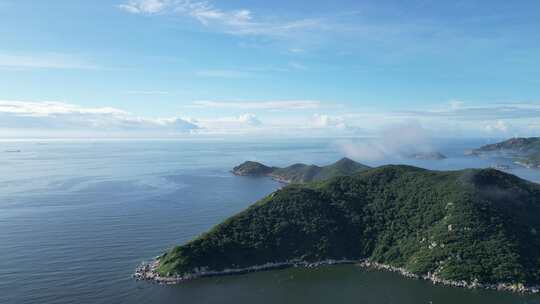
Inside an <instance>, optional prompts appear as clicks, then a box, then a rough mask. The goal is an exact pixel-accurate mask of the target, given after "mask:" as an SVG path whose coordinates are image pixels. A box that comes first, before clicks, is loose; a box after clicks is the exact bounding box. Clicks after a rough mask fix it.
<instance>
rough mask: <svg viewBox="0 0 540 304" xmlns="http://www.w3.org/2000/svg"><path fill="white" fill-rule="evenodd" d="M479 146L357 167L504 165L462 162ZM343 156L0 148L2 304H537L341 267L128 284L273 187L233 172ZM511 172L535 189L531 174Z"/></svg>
mask: <svg viewBox="0 0 540 304" xmlns="http://www.w3.org/2000/svg"><path fill="white" fill-rule="evenodd" d="M482 143H484V142H482V141H478V140H469V141H465V142H463V141H462V142H455V141H440V142H438V143H437V144H436V145H437V148H438V149H440V150H441V151H442V152H443V153H445V154H447V155H448V156H449V158H448V159H446V160H442V161H429V160H406V159H399V158H395V159H391V158H387V159H377V160H371V161H370V160H367V161H363V162H364V163H366V164H369V165H380V164H385V163H409V164H413V165H418V166H421V167H427V168H432V169H460V168H465V167H487V166H490V165H492V164H494V163H505V162H507V161H505V160H494V159H485V158H474V157H465V156H463V150H465V149H467V148H474V147H476V146H478V145H479V144H482ZM13 151H17V152H13ZM343 156H344V152H343V151H342V149H341V148H340V146H339V144H337V143H336V141H335V140H332V139H311V140H302V141H298V140H296V141H272V142H270V141H266V142H253V141H251V142H248V141H237V142H232V141H222V140H213V141H150V140H146V141H104V140H101V141H90V140H86V141H41V142H40V141H13V142H9V141H4V142H0V168H2V174H0V303H169V302H187V303H254V302H257V303H277V302H281V303H283V302H289V303H301V302H305V303H327V302H330V301H336V300H337V301H339V302H342V303H348V302H350V303H353V302H354V303H429V301H431V302H432V303H456V302H458V301H462V302H464V303H540V298H539V297H531V296H517V295H511V294H506V293H504V294H501V293H495V292H489V291H469V290H462V289H455V288H446V287H440V286H433V285H431V284H429V283H426V282H421V281H414V280H408V279H404V278H401V277H400V276H398V275H395V274H390V273H384V272H372V271H364V270H362V269H359V268H357V267H355V266H350V265H349V266H333V267H323V268H319V269H296V268H293V269H285V270H276V271H267V272H261V273H253V274H247V275H239V276H230V277H217V278H207V279H201V280H196V281H193V282H188V283H186V284H182V285H178V286H168V287H165V286H158V285H155V284H151V283H147V282H137V281H135V280H133V279H132V278H131V277H130V276H131V274H132V273H133V271H134V268H135V266H136V265H137V264H139V263H140V262H141V261H143V260H148V259H150V258H152V257H154V256H156V255H158V254H161V253H162V252H163V251H164V250H166V249H167V248H170V247H172V246H174V245H177V244H181V243H184V242H186V241H188V240H190V239H192V238H194V237H196V236H197V235H199V234H200V233H202V232H204V231H206V230H207V229H209V228H210V227H212V226H213V225H215V224H217V223H219V222H220V221H222V220H223V219H225V218H227V217H229V216H231V215H233V214H235V213H237V212H239V211H241V210H242V209H244V208H246V207H247V206H249V205H250V204H252V203H253V202H255V201H257V200H258V199H260V198H262V197H264V196H265V195H267V194H269V193H271V192H272V191H274V190H276V189H277V188H279V187H280V186H281V185H280V184H279V183H277V182H275V181H272V180H270V179H267V178H246V177H237V176H233V175H232V174H231V173H230V172H229V170H230V169H231V168H232V167H234V166H235V165H237V164H239V163H241V162H243V161H244V160H248V159H249V160H258V161H261V162H264V163H266V164H270V165H275V166H285V165H289V164H292V163H295V162H305V163H315V164H320V165H325V164H329V163H332V162H334V161H336V160H337V159H339V158H341V157H343ZM357 160H359V161H362V160H361V159H357ZM510 171H511V172H512V173H515V174H517V175H519V176H522V177H524V178H527V179H530V180H534V181H540V172H539V171H535V170H530V169H523V168H517V167H514V168H513V169H512V170H510Z"/></svg>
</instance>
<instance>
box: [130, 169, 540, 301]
mask: <svg viewBox="0 0 540 304" xmlns="http://www.w3.org/2000/svg"><path fill="white" fill-rule="evenodd" d="M336 263H354V264H357V265H359V266H362V267H370V268H376V269H384V270H388V271H395V272H399V273H401V274H402V275H404V276H407V277H410V278H418V279H425V280H429V281H431V282H433V283H437V284H445V285H450V286H458V287H465V288H489V289H497V290H508V291H514V292H532V293H537V292H539V290H540V289H539V287H537V286H538V284H539V283H540V185H538V184H534V183H531V182H528V181H526V180H523V179H520V178H518V177H516V176H514V175H511V174H508V173H505V172H501V171H498V170H495V169H465V170H460V171H431V170H427V169H422V168H417V167H413V166H405V165H386V166H382V167H377V168H372V169H367V170H363V171H361V172H358V173H355V174H352V175H347V176H338V177H334V178H331V179H327V180H324V181H320V182H311V183H304V184H291V185H287V186H285V187H283V188H282V189H280V190H277V191H275V192H274V193H272V194H270V195H268V196H267V197H265V198H263V199H261V200H260V201H258V202H256V203H255V204H253V205H252V206H250V207H248V208H247V209H246V210H244V211H242V212H240V213H239V214H237V215H234V216H232V217H230V218H229V219H227V220H225V221H224V222H222V223H221V224H219V225H217V226H215V227H214V228H212V229H211V230H209V231H208V232H206V233H204V234H202V235H200V236H198V237H197V238H195V239H194V240H192V241H190V242H187V243H186V244H183V245H181V246H177V247H174V248H172V249H171V250H169V251H167V252H166V253H164V254H162V255H161V256H159V257H157V258H156V259H155V260H153V261H152V262H150V263H147V264H143V265H142V266H140V267H139V268H137V272H136V274H135V276H136V277H137V278H139V279H143V280H152V281H156V282H159V283H163V284H174V283H180V282H183V281H186V280H191V279H195V278H199V277H204V276H215V275H225V274H237V273H246V272H251V271H259V270H265V269H273V268H281V267H289V266H307V267H314V266H319V265H324V264H336Z"/></svg>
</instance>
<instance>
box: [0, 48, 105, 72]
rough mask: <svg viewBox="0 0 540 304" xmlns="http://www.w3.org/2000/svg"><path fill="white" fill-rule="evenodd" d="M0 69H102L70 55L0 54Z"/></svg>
mask: <svg viewBox="0 0 540 304" xmlns="http://www.w3.org/2000/svg"><path fill="white" fill-rule="evenodd" d="M0 69H85V70H96V69H100V67H99V66H97V65H95V64H92V63H89V62H87V61H85V60H83V59H81V58H79V57H78V56H75V55H70V54H62V53H45V54H10V53H2V52H0Z"/></svg>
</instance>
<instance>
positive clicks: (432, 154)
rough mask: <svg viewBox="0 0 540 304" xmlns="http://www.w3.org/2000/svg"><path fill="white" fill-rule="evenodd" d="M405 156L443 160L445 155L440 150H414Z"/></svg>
mask: <svg viewBox="0 0 540 304" xmlns="http://www.w3.org/2000/svg"><path fill="white" fill-rule="evenodd" d="M405 156H406V157H407V158H414V159H419V160H443V159H446V155H444V154H442V153H440V152H416V153H410V154H406V155H405Z"/></svg>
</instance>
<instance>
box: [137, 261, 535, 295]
mask: <svg viewBox="0 0 540 304" xmlns="http://www.w3.org/2000/svg"><path fill="white" fill-rule="evenodd" d="M338 264H355V265H356V266H359V267H362V268H365V269H372V270H381V271H389V272H394V273H398V274H400V275H402V276H404V277H406V278H409V279H417V280H426V281H429V282H431V283H432V284H436V285H444V286H449V287H459V288H467V289H489V290H497V291H508V292H514V293H523V294H527V293H528V294H538V293H540V286H525V285H524V284H522V283H495V284H486V283H480V282H478V280H477V279H474V280H472V281H470V282H468V281H465V280H459V281H454V280H447V279H443V278H440V277H439V276H438V275H437V274H436V273H431V272H428V273H427V274H426V275H418V274H415V273H412V272H410V271H408V270H406V269H405V268H401V267H395V266H392V265H387V264H382V263H377V262H373V261H370V260H368V259H361V260H349V259H340V260H335V259H328V260H323V261H319V262H306V261H300V260H294V261H286V262H274V263H266V264H262V265H255V266H251V267H246V268H235V269H225V270H222V271H212V270H209V269H207V268H206V267H200V268H196V269H194V270H193V272H192V273H189V274H184V275H182V276H180V275H175V276H172V275H169V276H161V275H160V274H159V273H158V272H157V269H158V268H159V257H156V258H155V259H154V260H153V261H151V262H150V263H144V262H143V263H141V264H140V265H139V266H137V268H136V269H135V273H134V274H133V277H134V278H135V279H136V280H138V281H148V282H155V283H158V284H161V285H173V284H180V283H182V282H186V281H190V280H193V279H197V278H202V277H211V276H225V275H234V274H244V273H250V272H256V271H263V270H271V269H282V268H287V267H305V268H317V267H320V266H325V265H338Z"/></svg>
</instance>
